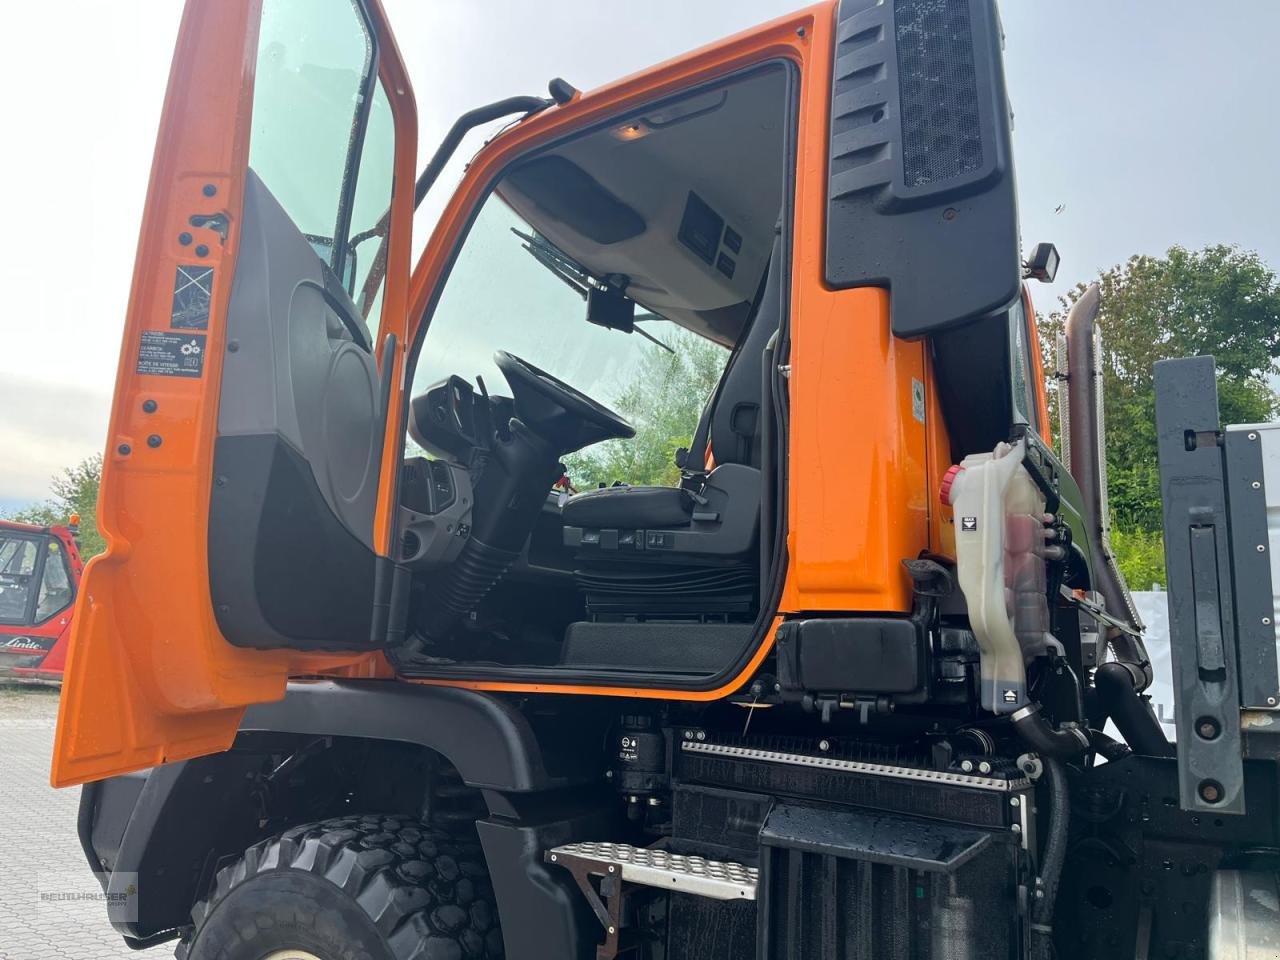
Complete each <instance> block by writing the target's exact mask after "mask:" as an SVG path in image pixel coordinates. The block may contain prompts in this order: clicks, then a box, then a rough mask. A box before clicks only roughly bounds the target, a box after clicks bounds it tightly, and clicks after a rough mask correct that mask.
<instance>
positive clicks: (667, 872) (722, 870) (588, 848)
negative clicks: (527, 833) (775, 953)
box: [546, 843, 760, 900]
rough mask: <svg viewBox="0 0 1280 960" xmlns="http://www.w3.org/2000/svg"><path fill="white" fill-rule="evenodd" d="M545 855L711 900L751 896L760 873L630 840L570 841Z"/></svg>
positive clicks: (608, 873) (598, 871) (566, 862)
mask: <svg viewBox="0 0 1280 960" xmlns="http://www.w3.org/2000/svg"><path fill="white" fill-rule="evenodd" d="M546 859H547V862H548V863H556V864H561V865H563V866H569V865H570V864H571V863H573V864H575V865H585V866H586V867H587V868H588V869H589V870H590V872H591V873H596V874H599V875H601V876H608V875H610V874H613V873H614V872H615V870H616V872H617V875H618V876H620V877H621V878H622V879H623V880H625V881H626V882H628V883H637V884H640V885H642V886H646V887H661V888H663V889H666V890H678V891H679V892H681V893H689V894H693V895H694V896H700V897H710V898H712V899H714V900H754V899H755V898H756V886H757V884H758V882H759V873H760V872H759V871H758V870H757V869H756V868H755V867H748V866H745V865H744V864H741V863H732V862H727V861H722V860H706V859H704V858H703V857H695V856H685V855H683V854H679V853H671V852H670V851H667V850H655V849H653V848H651V847H633V846H631V844H629V843H569V844H565V845H564V846H562V847H555V848H554V849H552V850H548V851H547V855H546ZM597 867H598V869H597Z"/></svg>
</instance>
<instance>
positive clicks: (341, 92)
mask: <svg viewBox="0 0 1280 960" xmlns="http://www.w3.org/2000/svg"><path fill="white" fill-rule="evenodd" d="M376 70H377V56H376V49H375V45H374V41H373V34H372V32H371V30H370V28H369V25H368V22H367V21H366V19H365V16H364V13H363V11H362V10H361V8H360V6H359V5H358V4H357V3H355V2H354V0H306V2H303V0H265V2H264V3H263V7H262V27H261V31H260V34H259V40H258V58H257V69H256V75H255V78H254V95H253V122H252V132H251V135H250V142H249V166H250V167H251V168H252V169H253V171H254V173H256V174H257V175H258V177H259V178H261V180H262V182H263V183H264V184H266V186H267V188H268V189H269V190H270V191H271V193H272V195H273V196H274V197H275V199H276V200H277V201H278V202H279V203H280V205H281V206H282V207H284V209H285V211H286V212H287V213H288V214H289V216H290V218H291V219H292V220H293V222H294V224H295V225H296V226H297V228H298V230H299V231H301V232H302V233H303V234H304V235H305V236H306V238H307V239H308V240H309V241H310V243H311V246H312V248H313V249H314V250H315V251H316V253H317V255H318V256H320V258H321V259H322V260H324V261H325V263H326V264H327V265H328V266H329V268H330V269H331V270H332V271H333V273H334V274H335V275H336V276H337V277H338V278H339V279H340V280H341V282H342V285H343V287H345V288H346V290H347V292H348V293H349V294H350V295H351V296H352V297H353V298H357V303H358V305H360V306H361V307H362V308H364V310H363V312H364V313H365V315H366V316H368V315H369V309H368V308H371V307H372V306H373V305H374V304H375V301H377V300H378V294H377V290H376V289H371V290H370V293H369V296H368V297H367V298H365V300H366V302H364V303H360V301H359V299H358V298H359V297H360V293H361V288H362V287H363V285H364V282H365V281H366V280H367V279H368V278H369V276H370V273H371V269H372V267H373V262H374V259H375V257H376V250H377V248H378V247H379V246H380V243H379V242H378V239H377V238H378V237H380V235H381V234H380V233H379V231H378V226H379V222H380V220H381V219H382V217H383V214H384V213H385V212H386V210H387V209H388V207H389V206H390V203H391V159H390V158H391V154H392V151H393V149H394V124H393V121H392V118H391V110H390V106H389V103H388V100H387V96H386V92H385V91H384V90H383V89H382V88H381V85H380V84H379V83H378V82H377V81H376V79H375V77H374V74H375V73H376ZM384 229H385V228H384ZM360 234H363V235H364V236H363V237H360V236H358V235H360ZM353 239H360V241H361V242H359V243H357V244H355V245H354V246H352V245H351V244H350V243H349V241H350V240H353ZM362 261H363V262H362ZM378 286H379V284H378V283H377V282H376V280H375V282H373V283H371V284H370V287H371V288H376V287H378Z"/></svg>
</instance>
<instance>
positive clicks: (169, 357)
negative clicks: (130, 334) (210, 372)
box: [138, 330, 205, 377]
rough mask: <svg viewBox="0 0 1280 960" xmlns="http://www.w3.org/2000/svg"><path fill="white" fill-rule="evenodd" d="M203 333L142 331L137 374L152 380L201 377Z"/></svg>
mask: <svg viewBox="0 0 1280 960" xmlns="http://www.w3.org/2000/svg"><path fill="white" fill-rule="evenodd" d="M204 341H205V335H204V334H203V333H166V332H165V331H164V330H144V331H142V343H141V344H139V346H138V373H145V374H149V375H151V376H153V377H200V376H204Z"/></svg>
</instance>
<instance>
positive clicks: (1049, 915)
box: [1031, 756, 1071, 960]
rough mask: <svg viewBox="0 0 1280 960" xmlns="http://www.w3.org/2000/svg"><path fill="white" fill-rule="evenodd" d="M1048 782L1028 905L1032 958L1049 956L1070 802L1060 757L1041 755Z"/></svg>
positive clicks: (1051, 955)
mask: <svg viewBox="0 0 1280 960" xmlns="http://www.w3.org/2000/svg"><path fill="white" fill-rule="evenodd" d="M1044 769H1045V773H1046V775H1047V777H1048V782H1049V829H1048V840H1047V841H1046V843H1045V845H1044V856H1042V857H1041V858H1040V877H1039V882H1038V884H1037V889H1036V899H1035V905H1034V906H1033V907H1032V908H1031V944H1032V946H1031V950H1032V956H1033V957H1034V958H1035V960H1051V958H1052V957H1053V908H1054V904H1055V903H1056V902H1057V899H1058V883H1059V881H1060V880H1061V879H1062V865H1063V863H1064V862H1065V861H1066V859H1067V831H1068V827H1069V826H1070V813H1071V804H1070V798H1069V797H1068V794H1067V771H1066V768H1065V767H1063V765H1062V761H1061V760H1058V759H1057V758H1055V757H1050V756H1046V757H1044Z"/></svg>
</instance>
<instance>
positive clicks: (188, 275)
mask: <svg viewBox="0 0 1280 960" xmlns="http://www.w3.org/2000/svg"><path fill="white" fill-rule="evenodd" d="M212 296H213V267H200V266H190V265H186V266H184V265H182V264H179V265H178V272H177V274H176V275H175V276H174V278H173V306H172V308H171V309H170V311H169V326H171V327H176V328H178V329H179V330H208V329H209V298H210V297H212Z"/></svg>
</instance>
